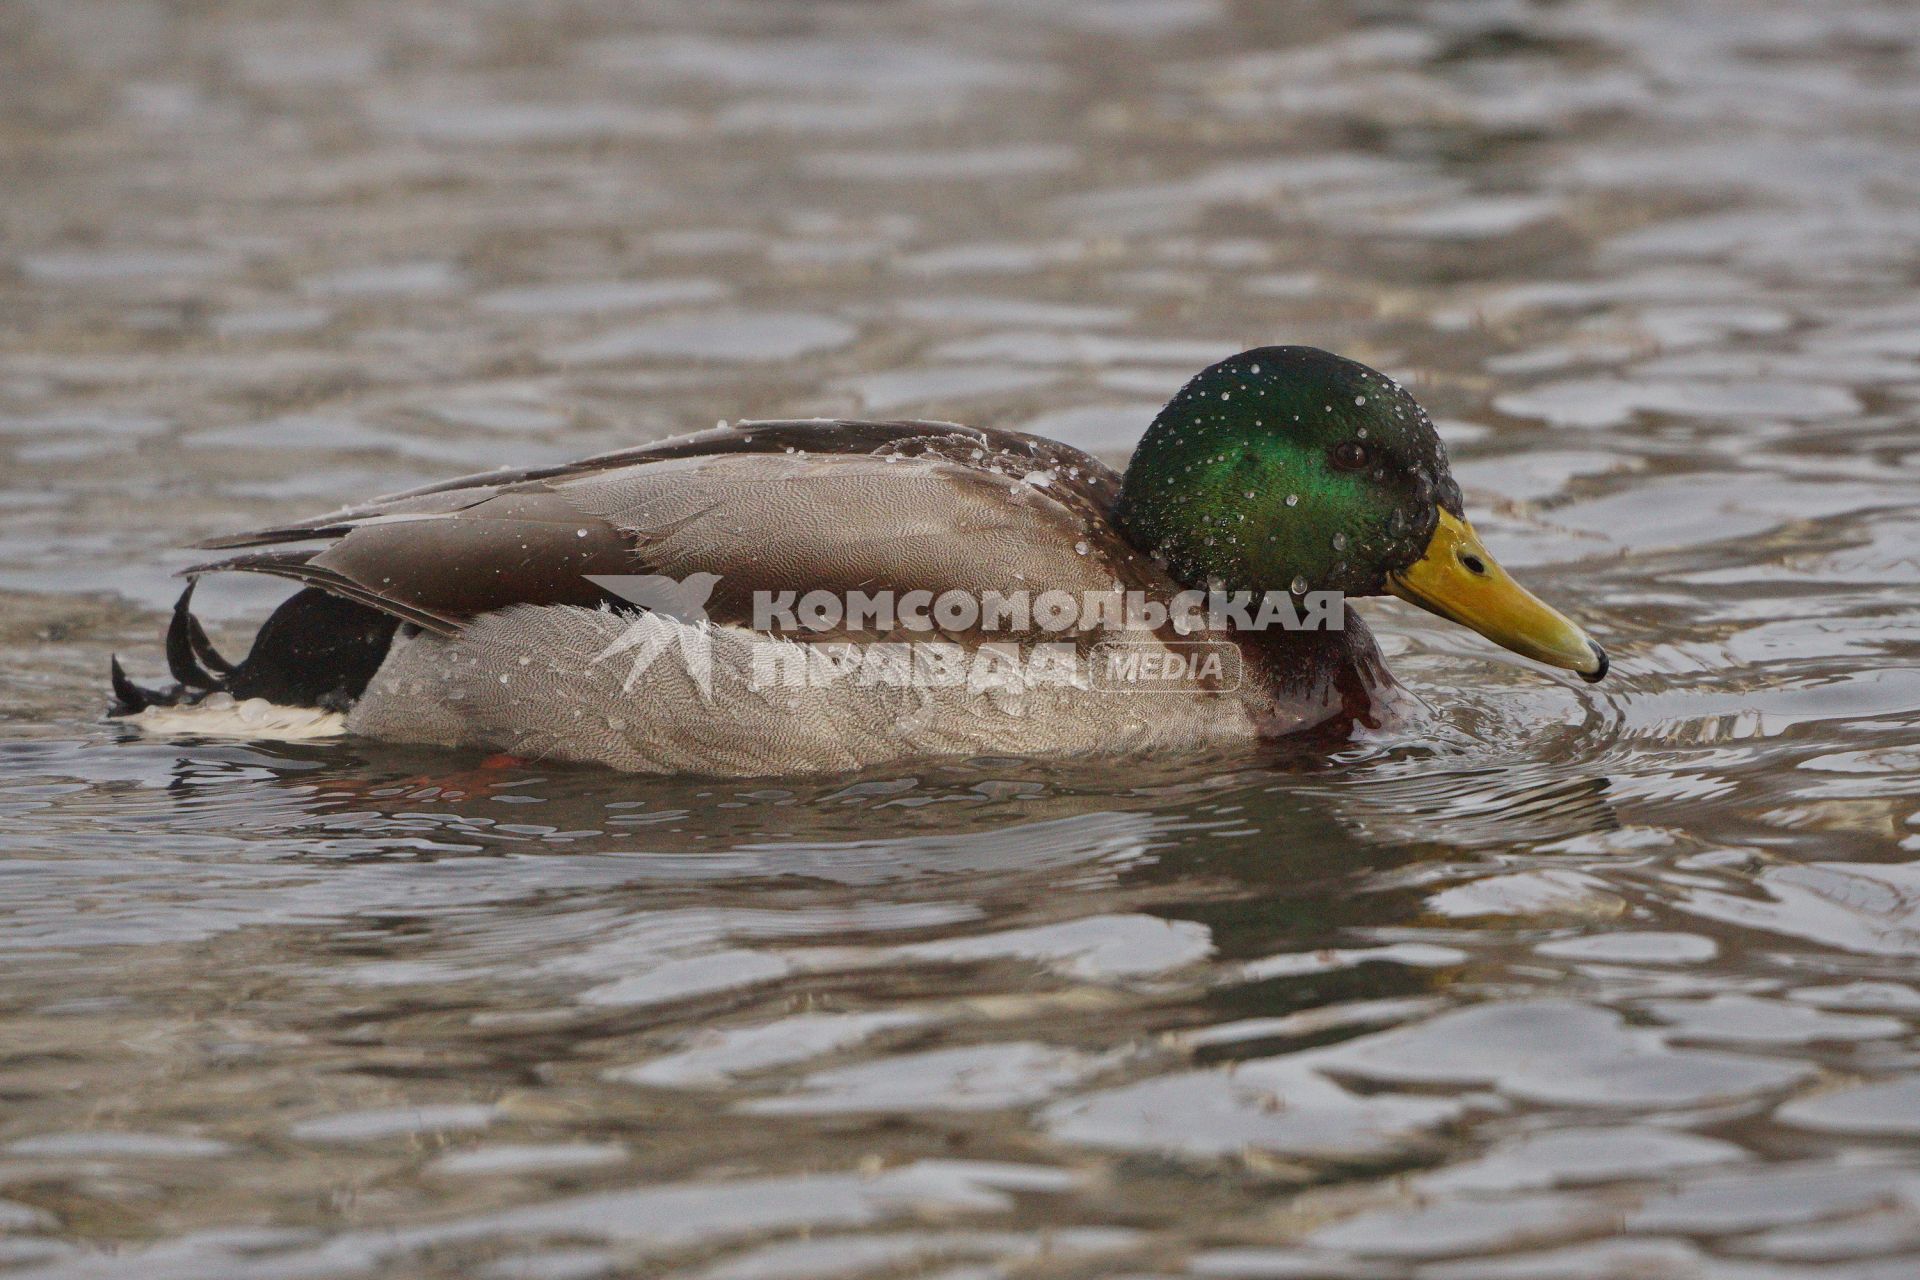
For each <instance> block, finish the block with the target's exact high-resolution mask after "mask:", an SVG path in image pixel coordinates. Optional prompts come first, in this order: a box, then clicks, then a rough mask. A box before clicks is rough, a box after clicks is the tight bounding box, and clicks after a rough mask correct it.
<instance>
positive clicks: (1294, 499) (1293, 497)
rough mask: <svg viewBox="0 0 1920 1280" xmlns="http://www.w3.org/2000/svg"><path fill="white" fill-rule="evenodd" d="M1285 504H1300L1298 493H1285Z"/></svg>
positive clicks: (1294, 505)
mask: <svg viewBox="0 0 1920 1280" xmlns="http://www.w3.org/2000/svg"><path fill="white" fill-rule="evenodd" d="M1287 505H1288V506H1290V507H1297V506H1299V505H1300V495H1299V494H1297V493H1290V494H1288V495H1287Z"/></svg>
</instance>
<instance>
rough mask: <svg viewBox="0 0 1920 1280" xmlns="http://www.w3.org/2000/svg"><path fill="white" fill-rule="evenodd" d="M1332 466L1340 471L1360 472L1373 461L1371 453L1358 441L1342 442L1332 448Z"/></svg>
mask: <svg viewBox="0 0 1920 1280" xmlns="http://www.w3.org/2000/svg"><path fill="white" fill-rule="evenodd" d="M1331 456H1332V458H1333V465H1334V467H1335V469H1336V470H1340V471H1361V470H1364V469H1365V468H1366V466H1367V464H1368V463H1370V462H1372V461H1373V451H1372V450H1371V449H1369V448H1367V446H1365V445H1363V444H1361V443H1360V442H1359V441H1358V440H1342V441H1341V442H1340V443H1339V444H1337V445H1335V446H1333V453H1332V455H1331Z"/></svg>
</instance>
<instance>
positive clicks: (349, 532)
mask: <svg viewBox="0 0 1920 1280" xmlns="http://www.w3.org/2000/svg"><path fill="white" fill-rule="evenodd" d="M1118 491H1119V477H1118V476H1116V475H1115V474H1114V473H1113V471H1112V470H1111V469H1110V468H1108V467H1106V466H1105V465H1103V464H1102V463H1100V462H1097V461H1095V460H1094V459H1093V458H1090V457H1088V456H1087V455H1086V454H1083V453H1081V452H1080V451H1079V450H1076V449H1072V448H1070V447H1068V446H1066V445H1062V444H1059V443H1057V442H1055V441H1051V440H1043V439H1040V438H1038V437H1033V436H1026V435H1021V434H1019V433H1016V432H1008V431H983V430H979V429H976V428H969V427H959V426H955V425H953V424H950V423H931V422H879V423H860V422H766V423H746V424H742V425H741V426H739V427H734V428H726V429H721V430H715V431H708V432H702V433H700V434H699V435H695V436H687V437H681V438H678V439H674V440H666V441H661V442H659V443H657V444H653V445H647V446H642V447H641V448H638V449H631V450H624V451H621V452H620V453H616V454H604V455H601V456H599V457H597V458H589V459H584V460H582V461H580V462H576V463H571V464H567V465H565V466H561V467H547V468H538V469H529V470H524V471H517V472H506V473H501V472H491V473H485V474H483V475H479V476H470V477H464V478H462V479H459V480H453V481H447V482H444V483H442V484H439V485H432V486H428V487H426V488H423V489H417V490H412V491H409V492H407V493H403V494H397V495H393V496H391V497H388V498H383V499H379V500H377V501H375V502H372V503H368V504H365V505H362V506H359V507H351V508H347V509H345V510H342V511H338V512H333V513H330V514H328V515H326V516H322V517H319V518H317V519H315V520H311V521H305V522H301V523H298V524H291V525H285V526H280V527H277V528H273V529H266V530H260V531H257V532H254V533H251V534H243V535H239V536H236V537H233V538H226V539H220V540H218V541H216V542H213V543H209V544H203V545H208V546H218V547H259V546H271V545H274V544H279V543H287V542H298V541H316V540H325V541H328V542H330V543H331V545H329V546H327V547H325V548H324V549H321V550H319V551H317V552H301V553H297V554H287V553H279V554H274V553H255V554H254V555H250V556H239V557H235V558H233V559H231V560H226V561H221V562H217V563H215V564H210V565H202V566H197V567H196V568H195V569H194V570H190V571H189V572H205V571H209V570H213V569H241V570H248V571H253V572H267V573H275V574H278V575H281V576H287V577H294V578H297V579H299V580H301V581H305V582H308V583H310V584H312V585H315V586H320V587H324V588H326V589H327V590H330V591H334V592H336V593H337V594H341V595H344V596H347V597H348V598H350V599H354V600H356V601H358V602H360V603H363V604H368V605H371V606H372V607H375V608H379V609H382V610H384V611H386V612H389V613H393V614H394V615H396V616H399V617H402V618H404V619H406V620H407V621H409V622H413V623H415V624H416V625H420V626H424V627H427V628H428V629H431V630H435V631H443V632H444V631H448V630H452V629H457V627H458V625H459V624H460V623H461V622H463V621H464V620H465V619H468V618H471V617H474V616H476V615H478V614H481V613H485V612H489V611H491V610H494V609H499V608H503V607H506V606H508V605H513V604H583V605H596V604H601V603H606V602H609V601H610V600H611V599H612V597H610V596H608V595H607V594H606V593H605V592H603V591H602V590H601V589H600V588H599V587H598V586H596V585H594V584H593V583H592V582H591V581H589V580H588V577H587V575H596V576H597V575H619V574H632V573H657V574H662V575H665V576H669V577H679V578H684V577H686V576H688V575H691V574H694V573H711V574H715V575H718V577H719V578H720V584H719V586H718V587H717V588H716V593H715V596H714V598H713V600H712V601H711V602H710V604H709V613H710V614H711V616H713V617H714V618H716V619H717V620H722V621H729V622H734V623H740V622H744V621H746V620H748V619H749V618H750V617H751V597H752V594H753V593H754V592H756V591H761V590H771V591H782V590H793V591H808V590H816V589H820V590H828V591H833V592H837V593H839V592H846V591H850V590H865V591H876V590H881V589H891V590H895V591H909V590H916V589H919V590H927V591H931V592H934V593H935V594H938V593H939V592H941V591H945V590H950V589H960V590H966V591H970V592H974V593H976V594H977V593H979V592H982V591H986V590H1000V591H1006V592H1012V591H1018V590H1026V591H1030V592H1034V593H1038V592H1040V591H1044V590H1055V589H1057V590H1066V591H1074V592H1079V591H1095V590H1107V589H1110V588H1112V587H1113V586H1115V585H1116V584H1118V585H1121V586H1124V587H1144V588H1146V589H1150V590H1165V589H1169V588H1170V584H1168V583H1167V580H1166V578H1165V576H1164V574H1163V573H1162V572H1161V571H1160V570H1159V569H1158V568H1156V567H1155V566H1154V565H1152V563H1151V562H1150V561H1148V560H1147V559H1146V558H1145V557H1143V556H1141V555H1139V554H1138V553H1137V552H1136V551H1135V549H1134V548H1132V547H1131V546H1129V545H1128V544H1127V543H1126V542H1125V540H1124V539H1122V538H1121V537H1120V536H1119V534H1118V533H1117V531H1116V530H1115V529H1114V527H1113V525H1112V522H1111V519H1110V515H1111V509H1112V503H1113V499H1114V497H1115V496H1116V495H1117V493H1118Z"/></svg>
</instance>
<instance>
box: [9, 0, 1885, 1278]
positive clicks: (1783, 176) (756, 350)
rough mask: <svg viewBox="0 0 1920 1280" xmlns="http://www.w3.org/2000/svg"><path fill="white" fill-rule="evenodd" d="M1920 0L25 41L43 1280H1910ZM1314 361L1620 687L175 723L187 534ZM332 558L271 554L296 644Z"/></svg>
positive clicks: (280, 9) (490, 18)
mask: <svg viewBox="0 0 1920 1280" xmlns="http://www.w3.org/2000/svg"><path fill="white" fill-rule="evenodd" d="M1916 138H1920V14H1917V13H1916V11H1915V10H1914V8H1913V7H1912V6H1911V5H1908V4H1905V3H1898V2H1889V3H1875V2H1873V0H1826V2H1825V3H1821V4H1818V5H1814V4H1806V3H1800V2H1798V0H1738V2H1735V0H1691V2H1689V3H1685V4H1681V3H1653V2H1652V0H1564V2H1562V3H1523V2H1520V0H1474V2H1468V0H1435V2H1432V3H1413V2H1412V0H1403V2H1395V0H1369V2H1364V3H1363V2H1361V0H1353V2H1351V3H1339V2H1334V0H1327V2H1324V3H1305V2H1302V3H1264V2H1256V0H1055V2H1049V3H1035V2H1016V0H891V2H882V0H819V2H813V3H803V2H800V0H793V2H790V3H775V2H771V0H768V2H764V3H747V2H745V0H722V2H720V3H694V2H693V0H642V2H639V3H622V4H613V3H603V2H600V0H582V2H579V3H562V2H560V0H549V2H546V3H523V4H512V5H509V4H497V3H482V4H475V3H459V2H456V0H384V2H382V3H337V4H336V3H329V4H309V3H293V2H292V0H260V2H259V3H251V4H246V5H236V4H225V3H204V4H171V3H159V2H157V0H156V2H143V0H20V2H19V3H17V4H13V5H9V6H6V7H4V8H0V458H4V463H0V669H3V670H4V687H5V690H6V692H5V696H4V699H3V700H0V1011H3V1012H0V1275H4V1276H8V1277H15V1276H18V1277H35V1278H39V1277H47V1278H54V1277H59V1278H63V1280H64V1278H66V1277H74V1278H76V1280H78V1278H82V1277H100V1278H103V1280H105V1278H116V1280H117V1278H119V1277H128V1278H129V1280H132V1278H136V1277H137V1278H138V1280H155V1278H159V1280H166V1278H169V1277H177V1278H179V1280H210V1278H215V1277H260V1278H263V1280H264V1278H269V1277H288V1278H292V1277H302V1278H304V1277H333V1276H355V1277H358V1276H366V1277H462V1278H466V1277H477V1278H479V1280H585V1278H586V1277H598V1276H636V1277H642V1276H644V1277H665V1276H672V1277H679V1278H683V1280H691V1278H699V1280H752V1278H764V1280H809V1278H813V1277H819V1278H822V1280H828V1278H832V1280H838V1278H840V1277H867V1276H872V1277H907V1276H915V1277H922V1276H924V1277H941V1278H942V1280H962V1278H966V1280H973V1278H975V1277H1001V1276H1005V1277H1020V1278H1033V1280H1056V1278H1057V1280H1076V1278H1080V1277H1092V1276H1100V1277H1134V1278H1136V1280H1144V1278H1146V1277H1189V1276H1191V1277H1309V1278H1312V1280H1321V1278H1338V1277H1365V1278H1373V1277H1379V1278H1382V1280H1401V1278H1409V1280H1481V1278H1485V1280H1531V1278H1536V1277H1538V1278H1542V1280H1550V1278H1554V1277H1565V1278H1568V1280H1606V1278H1607V1277H1627V1276H1632V1277H1659V1278H1686V1277H1705V1278H1710V1280H1723V1278H1724V1280H1776V1278H1779V1277H1795V1278H1798V1277H1814V1278H1821V1277H1832V1278H1833V1280H1895V1278H1896V1277H1897V1278H1901V1280H1904V1278H1906V1277H1910V1276H1912V1275H1914V1274H1916V1272H1920V1142H1917V1141H1916V1140H1920V1038H1916V1019H1920V967H1917V966H1920V861H1917V860H1916V859H1920V820H1917V819H1916V812H1917V811H1920V803H1917V802H1916V798H1915V797H1916V792H1920V746H1916V741H1917V740H1920V732H1917V730H1920V609H1917V608H1916V599H1917V597H1916V585H1920V488H1917V484H1920V434H1916V426H1920V277H1917V276H1916V264H1917V263H1920V146H1916V141H1915V140H1916ZM1278 341H1287V342H1308V343H1313V344H1316V345H1320V346H1325V347H1330V348H1333V349H1335V350H1339V351H1341V352H1344V353H1346V354H1349V355H1352V356H1354V357H1357V358H1359V359H1362V360H1366V361H1368V362H1370V363H1373V364H1375V365H1377V366H1380V367H1381V368H1383V369H1386V370H1388V371H1390V372H1392V373H1394V374H1395V375H1396V376H1399V377H1401V378H1403V379H1404V380H1405V381H1406V382H1407V383H1408V385H1409V386H1410V387H1411V388H1413V389H1414V390H1415V392H1416V393H1417V394H1418V395H1419V396H1420V397H1421V398H1422V400H1423V401H1424V402H1425V403H1426V404H1428V405H1429V407H1430V408H1432V410H1433V411H1434V413H1435V415H1436V417H1437V418H1438V419H1439V420H1440V423H1441V429H1442V431H1443V433H1444V434H1445V435H1446V437H1447V438H1448V440H1449V442H1450V445H1451V448H1452V451H1453V454H1454V458H1455V463H1456V471H1457V473H1458V474H1459V476H1460V478H1461V480H1462V481H1463V483H1464V484H1465V486H1466V487H1467V489H1468V492H1469V501H1470V505H1471V507H1472V509H1473V512H1474V514H1475V519H1476V523H1477V524H1478V526H1479V528H1480V529H1481V531H1482V533H1484V534H1485V535H1486V537H1487V539H1488V541H1489V543H1490V544H1491V545H1492V546H1493V547H1494V549H1495V550H1496V551H1497V552H1498V553H1500V554H1501V555H1502V557H1503V559H1504V560H1505V561H1506V562H1507V563H1508V564H1509V567H1511V568H1513V569H1514V570H1515V571H1516V572H1517V573H1518V574H1519V575H1520V576H1521V577H1522V578H1523V579H1524V580H1525V581H1526V582H1527V583H1528V584H1529V585H1530V586H1532V587H1533V588H1534V589H1535V590H1536V591H1537V592H1538V593H1540V594H1541V595H1543V596H1544V597H1546V598H1548V599H1550V600H1552V601H1554V602H1555V603H1557V604H1560V605H1562V606H1563V607H1565V608H1566V609H1567V611H1568V612H1569V613H1571V614H1573V615H1575V616H1576V617H1577V618H1578V619H1579V620H1580V621H1581V622H1583V623H1585V624H1587V625H1588V626H1589V627H1590V628H1591V629H1592V631H1593V632H1594V634H1595V635H1597V636H1598V637H1599V638H1600V639H1601V640H1602V641H1603V642H1604V643H1605V644H1606V645H1607V646H1608V648H1609V649H1610V650H1611V651H1612V653H1613V654H1614V656H1615V674H1614V675H1613V676H1612V677H1610V678H1609V679H1608V680H1607V681H1606V682H1605V683H1603V684H1601V685H1598V686H1594V687H1591V688H1589V687H1586V686H1583V685H1579V684H1577V683H1576V682H1570V681H1568V680H1565V679H1562V678H1559V677H1557V676H1554V675H1551V674H1548V673H1544V672H1542V671H1540V670H1539V669H1537V668H1532V667H1529V666H1528V665H1527V664H1526V663H1524V662H1523V661H1521V660H1519V659H1517V658H1511V657H1509V656H1507V655H1504V654H1502V653H1499V652H1496V651H1494V650H1493V649H1492V648H1491V647H1490V646H1488V645H1487V644H1485V643H1484V642H1482V641H1480V640H1479V639H1477V638H1476V637H1473V636H1471V635H1468V634H1466V633H1465V632H1462V631H1460V630H1458V629H1457V628H1452V627H1449V626H1447V625H1446V624H1443V623H1440V622H1438V621H1437V620H1435V619H1432V618H1430V617H1427V616H1425V615H1416V614H1414V613H1412V612H1410V611H1408V610H1405V609H1403V608H1402V607H1400V606H1398V605H1397V604H1391V603H1384V602H1382V603H1376V602H1366V603H1364V604H1362V605H1360V606H1358V607H1360V608H1362V609H1364V610H1365V612H1366V614H1367V617H1368V619H1369V620H1370V621H1371V622H1372V623H1374V624H1375V626H1376V628H1377V629H1378V630H1379V631H1380V632H1381V633H1382V637H1383V643H1384V644H1385V645H1386V647H1387V648H1388V651H1389V655H1390V658H1391V661H1392V663H1393V665H1394V667H1395V669H1396V670H1397V672H1398V673H1399V674H1400V676H1401V678H1402V679H1403V680H1404V681H1405V682H1406V683H1407V684H1408V685H1409V686H1410V687H1411V688H1412V689H1413V690H1414V691H1415V692H1416V693H1417V694H1418V695H1419V696H1420V697H1421V699H1422V700H1423V702H1424V704H1425V710H1424V712H1422V714H1421V716H1420V717H1419V718H1417V720H1416V721H1415V722H1414V723H1413V724H1410V725H1408V726H1405V727H1403V728H1401V729H1399V730H1397V731H1395V732H1393V733H1391V734H1383V735H1375V736H1372V737H1367V738H1363V739H1359V740H1356V741H1354V742H1352V743H1350V744H1347V745H1346V746H1344V747H1343V748H1341V749H1340V750H1337V751H1334V752H1332V753H1331V754H1328V753H1327V752H1325V751H1317V752H1311V753H1310V752H1302V751H1289V750H1274V751H1266V752H1258V753H1254V752H1248V753H1243V754H1239V755H1224V756H1222V755H1215V756H1208V757H1204V758H1198V759H1192V760H1176V759H1157V760H1152V761H1144V762H1126V763H1122V764H1117V765H1116V764H1108V765H1092V764H1086V763H1075V762H1055V763H1049V764H1035V763H1033V762H1028V761H1020V760H1008V759H987V760H973V761H956V762H953V763H948V764H941V765H938V766H932V767H913V768H901V769H896V770H892V771H884V772H881V773H878V774H875V775H867V776H860V777H851V778H834V779H827V780H820V779H815V780H809V781H805V782H800V783H794V782H750V783H741V782H725V783H716V782H701V781H697V780H660V779H644V778H634V777H627V776H622V775H618V774H612V773H605V772H599V771H594V770H586V769H568V768H562V767H557V766H547V765H542V764H539V763H531V764H530V763H525V762H517V761H512V760H502V759H487V758H482V757H478V756H465V755H459V754H450V753H445V752H431V751H424V750H422V751H411V750H402V749H396V748H392V747H383V746H378V745H374V744H369V743H365V742H357V741H352V740H343V741H316V742H309V743H300V744H280V745H275V744H270V743H251V742H235V741H217V740H197V741H196V740H188V741H163V740H154V739H143V738H140V737H137V736H133V735H130V734H128V733H127V732H125V731H123V730H122V729H120V728H117V727H115V726H114V725H111V724H109V723H107V722H106V721H104V720H103V718H102V711H103V709H104V704H105V698H104V689H103V684H104V674H105V670H106V665H107V659H108V655H109V654H110V653H112V652H115V651H118V652H120V653H121V654H123V655H125V656H126V658H127V660H128V661H129V663H130V664H131V665H132V667H133V669H134V672H135V674H136V675H137V676H139V675H144V676H147V677H149V678H151V677H154V676H157V675H158V674H159V666H158V644H157V641H158V636H159V633H160V629H161V627H162V625H163V623H164V617H165V609H166V607H167V605H168V604H169V603H170V601H171V598H172V595H173V592H174V590H175V588H176V585H177V584H176V583H175V582H174V581H173V580H172V579H170V577H169V574H170V572H171V571H172V570H174V569H176V568H178V567H180V566H181V565H183V564H186V563H188V562H189V558H190V556H191V553H190V552H186V551H183V550H181V547H182V546H183V545H184V544H186V543H188V542H191V541H192V540H194V539H196V538H201V537H207V536H211V535H213V534H215V533H218V532H221V531H225V530H229V529H234V528H241V527H248V526H254V525H259V524H264V523H268V522H271V521H275V520H279V519H282V518H286V517H292V516H298V515H303V514H308V513H312V512H316V511H319V510H324V509H327V508H330V507H333V506H337V505H340V504H342V503H344V502H346V501H349V500H352V499H354V498H357V497H361V496H364V495H367V494H371V493H377V492H383V491H391V490H393V489H396V488H400V487H403V486H406V485H410V484H414V483H419V482H424V481H428V480H431V479H434V478H437V477H439V476H442V475H447V474H451V473H455V472H458V471H463V470H471V469H475V468H481V467H489V466H494V465H499V464H503V463H508V462H536V461H542V460H559V459H563V458H567V457H572V456H578V455H581V454H585V453H589V452H593V451H597V450H602V449H607V448H612V447H616V446H619V445H622V444H628V443H634V442H639V441H645V440H650V439H655V438H660V437H664V436H666V435H670V434H675V433H678V432H682V431H686V430H692V429H698V428H702V427H707V426H711V425H712V424H713V423H714V422H715V421H717V420H722V419H736V418H741V417H751V416H769V415H801V416H807V415H815V414H823V415H824V414H834V415H864V416H881V415H919V416H933V417H949V418H958V419H961V420H965V421H973V422H979V423H989V424H995V425H1005V426H1011V427H1017V428H1023V429H1027V430H1033V431H1038V432H1042V433H1045V434H1049V435H1053V436H1057V437H1059V438H1061V439H1064V440H1067V441H1070V442H1072V443H1074V444H1077V445H1081V446H1083V447H1086V448H1089V449H1092V450H1094V451H1096V452H1099V453H1100V454H1101V455H1102V456H1105V457H1108V458H1110V459H1112V460H1115V461H1118V460H1120V459H1122V458H1124V456H1125V455H1126V452H1127V450H1128V448H1129V447H1130V445H1131V443H1132V441H1133V440H1134V439H1135V438H1136V437H1137V435H1138V434H1139V432H1140V431H1141V430H1142V429H1143V428H1144V426H1145V424H1146V422H1147V421H1148V419H1149V418H1150V417H1151V415H1152V413H1153V411H1154V409H1155V408H1156V407H1157V406H1158V404H1159V403H1161V402H1162V401H1163V400H1164V399H1165V398H1166V397H1167V396H1168V395H1170V394H1171V393H1172V392H1173V391H1174V390H1175V389H1176V388H1177V387H1178V386H1179V384H1180V383H1181V381H1182V380H1183V379H1184V378H1185V377H1186V376H1187V375H1188V374H1190V373H1191V372H1193V371H1194V370H1195V369H1197V368H1199V367H1200V366H1201V365H1202V364H1204V363H1206V362H1208V361H1209V360H1211V359H1213V358H1215V357H1217V356H1220V355H1224V354H1227V353H1229V352H1232V351H1236V350H1239V349H1242V348H1244V347H1247V346H1251V345H1255V344H1258V343H1267V342H1278ZM278 594H279V592H277V591H276V590H275V589H273V588H272V587H271V586H267V585H262V584H254V583H247V582H234V583H225V584H219V585H218V586H217V587H215V586H214V585H213V584H210V585H209V589H208V590H207V591H206V592H205V593H204V602H205V604H206V606H207V609H208V611H209V618H210V623H211V625H212V629H213V630H214V632H215V638H216V640H218V641H220V642H221V643H223V644H224V645H226V646H227V647H229V648H230V649H232V648H238V649H244V646H245V642H246V637H247V635H248V634H249V632H250V629H251V627H252V626H253V625H254V624H255V623H257V621H258V620H259V619H260V618H261V617H262V616H264V614H265V612H266V611H267V609H268V608H270V607H271V605H272V603H273V601H274V600H275V598H276V597H277V595H278Z"/></svg>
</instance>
